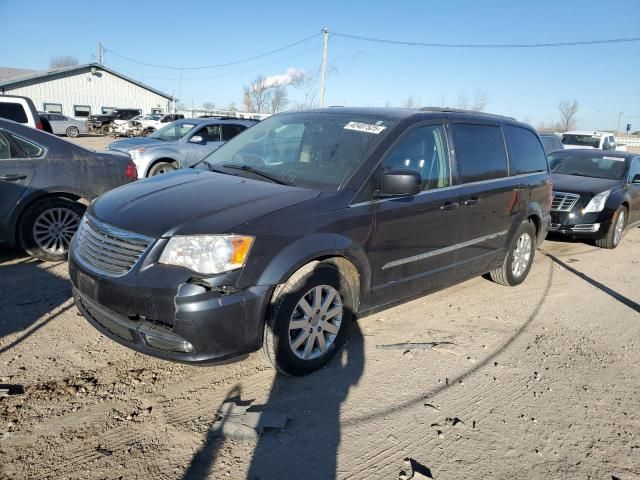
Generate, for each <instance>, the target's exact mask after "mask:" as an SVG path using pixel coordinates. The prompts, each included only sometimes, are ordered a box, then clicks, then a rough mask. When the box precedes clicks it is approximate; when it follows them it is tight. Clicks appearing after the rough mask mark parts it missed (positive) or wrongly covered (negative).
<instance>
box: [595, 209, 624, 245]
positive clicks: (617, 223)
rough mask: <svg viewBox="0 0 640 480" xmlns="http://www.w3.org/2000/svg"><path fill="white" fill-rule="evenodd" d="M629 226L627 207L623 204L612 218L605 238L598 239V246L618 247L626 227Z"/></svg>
mask: <svg viewBox="0 0 640 480" xmlns="http://www.w3.org/2000/svg"><path fill="white" fill-rule="evenodd" d="M626 226H627V209H626V208H625V207H623V206H620V207H618V209H617V210H616V213H614V214H613V218H612V219H611V226H610V227H609V231H608V232H607V235H606V236H605V237H604V238H601V239H598V240H596V246H598V247H600V248H609V249H612V248H616V247H617V246H618V245H619V244H620V240H622V235H623V234H624V228H625V227H626Z"/></svg>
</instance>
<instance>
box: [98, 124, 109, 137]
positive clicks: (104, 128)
mask: <svg viewBox="0 0 640 480" xmlns="http://www.w3.org/2000/svg"><path fill="white" fill-rule="evenodd" d="M110 131H111V125H109V124H107V125H102V126H101V127H100V133H101V134H102V135H109V132H110Z"/></svg>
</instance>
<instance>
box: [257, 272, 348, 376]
mask: <svg viewBox="0 0 640 480" xmlns="http://www.w3.org/2000/svg"><path fill="white" fill-rule="evenodd" d="M353 305H354V295H353V291H352V289H351V287H350V286H349V285H347V284H346V283H345V281H344V280H343V277H342V275H340V272H339V271H338V269H337V268H336V267H335V266H334V265H332V264H329V263H322V262H314V263H312V264H309V265H307V266H306V267H304V268H303V269H301V270H299V271H298V272H296V273H295V274H294V275H293V276H292V277H291V278H290V279H289V280H288V281H287V282H286V283H285V284H283V285H280V286H278V288H277V289H276V291H275V293H274V295H273V298H272V302H271V307H270V311H269V316H268V319H267V322H266V326H265V332H264V344H263V347H262V352H263V356H264V357H265V359H266V361H267V363H268V364H269V365H271V366H272V367H274V368H276V369H277V370H278V371H279V372H280V373H283V374H285V375H306V374H308V373H311V372H313V371H314V370H318V369H319V368H322V367H323V366H324V365H326V364H327V363H328V362H329V361H330V360H331V359H332V358H333V357H334V356H335V355H336V353H337V352H338V351H339V350H340V348H341V347H342V345H343V344H344V342H345V340H346V338H347V335H348V330H349V326H350V323H351V322H352V321H353Z"/></svg>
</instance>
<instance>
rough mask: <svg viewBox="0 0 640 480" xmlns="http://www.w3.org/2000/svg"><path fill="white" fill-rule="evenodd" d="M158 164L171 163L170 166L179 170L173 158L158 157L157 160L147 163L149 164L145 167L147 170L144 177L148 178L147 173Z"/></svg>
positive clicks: (176, 161) (177, 163)
mask: <svg viewBox="0 0 640 480" xmlns="http://www.w3.org/2000/svg"><path fill="white" fill-rule="evenodd" d="M160 162H166V163H171V164H172V165H175V167H176V168H179V162H178V160H176V159H174V158H171V157H169V156H167V155H159V156H158V158H155V159H153V160H151V161H150V162H149V164H148V165H147V168H146V169H145V172H144V176H145V177H148V176H149V172H150V171H151V169H152V168H153V166H154V165H157V164H158V163H160Z"/></svg>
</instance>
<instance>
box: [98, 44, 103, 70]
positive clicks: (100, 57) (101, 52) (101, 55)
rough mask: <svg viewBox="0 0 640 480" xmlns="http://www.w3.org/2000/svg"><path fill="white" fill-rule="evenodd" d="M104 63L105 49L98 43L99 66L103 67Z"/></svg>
mask: <svg viewBox="0 0 640 480" xmlns="http://www.w3.org/2000/svg"><path fill="white" fill-rule="evenodd" d="M103 61H104V48H102V44H101V43H98V64H99V65H102V62H103Z"/></svg>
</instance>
